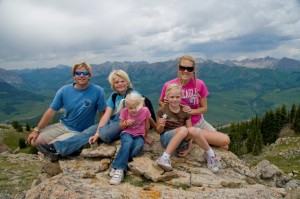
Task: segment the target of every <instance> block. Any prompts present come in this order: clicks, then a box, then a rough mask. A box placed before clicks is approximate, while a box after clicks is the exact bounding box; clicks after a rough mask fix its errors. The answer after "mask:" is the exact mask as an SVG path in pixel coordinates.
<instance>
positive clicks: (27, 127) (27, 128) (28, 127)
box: [26, 123, 30, 131]
mask: <svg viewBox="0 0 300 199" xmlns="http://www.w3.org/2000/svg"><path fill="white" fill-rule="evenodd" d="M26 131H30V125H29V124H28V123H26Z"/></svg>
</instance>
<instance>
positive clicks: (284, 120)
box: [280, 104, 288, 128]
mask: <svg viewBox="0 0 300 199" xmlns="http://www.w3.org/2000/svg"><path fill="white" fill-rule="evenodd" d="M280 117H281V128H282V127H284V126H285V125H286V124H287V123H288V116H287V111H286V105H285V104H283V105H282V107H281V109H280Z"/></svg>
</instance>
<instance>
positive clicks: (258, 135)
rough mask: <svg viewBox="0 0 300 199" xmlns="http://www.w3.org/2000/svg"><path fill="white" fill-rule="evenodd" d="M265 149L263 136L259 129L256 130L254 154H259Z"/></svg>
mask: <svg viewBox="0 0 300 199" xmlns="http://www.w3.org/2000/svg"><path fill="white" fill-rule="evenodd" d="M262 149H263V138H262V134H261V132H260V130H259V129H256V130H255V141H254V145H253V150H252V154H253V155H259V154H260V153H261V152H262Z"/></svg>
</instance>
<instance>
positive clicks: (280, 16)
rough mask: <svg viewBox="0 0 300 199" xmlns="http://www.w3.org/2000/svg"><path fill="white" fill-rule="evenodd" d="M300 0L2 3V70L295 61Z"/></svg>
mask: <svg viewBox="0 0 300 199" xmlns="http://www.w3.org/2000/svg"><path fill="white" fill-rule="evenodd" d="M299 15H300V14H299V1H294V0H287V1H281V0H274V1H268V0H253V1H244V0H242V1H238V0H227V1H218V0H211V1H208V2H206V1H198V0H190V1H180V0H166V1H158V0H153V1H147V0H125V1H116V0H111V1H104V2H102V1H101V2H100V1H91V0H88V1H86V0H78V1H71V0H65V1H60V0H51V1H50V0H44V1H35V0H22V1H17V0H2V1H0V44H1V45H0V68H6V69H10V68H24V67H52V66H56V65H58V64H67V65H73V64H74V63H75V62H78V61H82V60H85V61H87V62H89V63H95V64H97V63H102V62H105V61H125V60H127V61H141V60H146V61H149V62H155V61H165V60H168V59H175V58H176V57H178V56H180V55H182V54H184V53H190V54H192V55H194V56H204V57H208V58H221V59H237V58H239V57H249V58H253V57H263V56H267V55H268V56H274V57H278V58H281V57H290V58H294V59H300V38H299V37H300V35H299V32H300V20H299V19H300V16H299Z"/></svg>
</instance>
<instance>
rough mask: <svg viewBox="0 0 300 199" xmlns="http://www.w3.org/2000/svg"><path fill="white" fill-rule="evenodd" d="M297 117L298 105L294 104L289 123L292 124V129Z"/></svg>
mask: <svg viewBox="0 0 300 199" xmlns="http://www.w3.org/2000/svg"><path fill="white" fill-rule="evenodd" d="M295 115H296V104H292V107H291V110H290V114H289V122H290V123H291V124H292V127H293V126H294V121H295Z"/></svg>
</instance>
